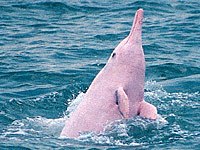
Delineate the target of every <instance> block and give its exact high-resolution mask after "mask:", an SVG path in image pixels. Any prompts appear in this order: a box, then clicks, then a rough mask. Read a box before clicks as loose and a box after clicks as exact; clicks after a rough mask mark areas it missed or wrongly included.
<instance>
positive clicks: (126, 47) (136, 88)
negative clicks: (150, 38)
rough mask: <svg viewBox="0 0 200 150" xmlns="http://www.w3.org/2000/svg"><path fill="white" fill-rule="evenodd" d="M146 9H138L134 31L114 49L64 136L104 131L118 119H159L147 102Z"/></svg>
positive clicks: (69, 121) (153, 107)
mask: <svg viewBox="0 0 200 150" xmlns="http://www.w3.org/2000/svg"><path fill="white" fill-rule="evenodd" d="M142 20H143V9H139V10H137V12H136V14H135V18H134V21H133V25H132V28H131V31H130V33H129V35H128V37H126V38H125V39H124V40H122V41H121V42H120V44H119V45H118V46H117V47H116V48H115V49H114V51H113V53H112V54H111V57H110V58H109V60H108V62H107V64H106V65H105V67H104V68H103V69H102V70H101V71H100V72H99V73H98V75H97V76H96V77H95V79H94V80H93V82H92V83H91V85H90V87H89V89H88V90H87V92H86V94H85V97H84V99H83V100H82V101H81V103H80V104H79V105H78V107H77V109H76V110H75V111H74V112H73V113H71V114H70V117H69V118H68V119H67V120H66V123H65V127H64V128H63V130H62V132H61V136H67V137H70V138H74V137H78V136H79V135H80V133H81V132H87V131H93V132H96V133H99V132H101V131H103V129H104V127H105V126H106V124H108V123H110V122H113V121H115V120H119V119H123V118H130V117H134V116H136V115H139V116H141V117H144V118H150V119H156V118H157V109H156V107H155V106H153V105H152V104H149V103H147V102H145V101H144V78H145V59H144V52H143V49H142Z"/></svg>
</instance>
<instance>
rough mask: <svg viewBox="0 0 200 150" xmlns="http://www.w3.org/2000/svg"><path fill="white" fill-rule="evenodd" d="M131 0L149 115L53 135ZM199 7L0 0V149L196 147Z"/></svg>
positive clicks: (117, 37) (120, 31) (118, 33)
mask: <svg viewBox="0 0 200 150" xmlns="http://www.w3.org/2000/svg"><path fill="white" fill-rule="evenodd" d="M140 7H142V8H143V9H144V11H145V19H144V26H143V48H144V51H145V58H146V65H147V68H146V86H145V99H146V101H148V102H151V103H152V104H154V105H155V106H157V108H158V113H159V115H160V117H159V119H158V120H156V121H150V120H147V119H142V118H139V117H135V118H132V119H130V120H119V121H116V122H115V123H113V124H111V125H109V126H108V127H107V128H106V129H105V130H106V132H104V133H103V134H101V135H96V134H94V133H88V134H85V135H82V136H81V137H79V139H62V138H60V137H59V134H60V132H61V130H62V127H63V126H64V121H65V118H66V115H67V114H68V113H69V112H70V111H73V109H74V107H76V105H77V103H78V102H77V101H80V100H81V97H82V96H83V95H84V94H83V93H84V92H85V91H86V90H87V88H88V86H89V85H90V83H91V81H92V80H93V78H94V77H95V75H96V74H97V73H98V72H99V70H100V69H101V68H102V67H103V66H104V65H105V63H106V62H107V59H108V57H109V55H110V54H111V52H112V50H113V48H115V46H116V45H117V44H118V43H119V42H120V41H121V40H122V39H123V38H124V37H125V36H126V35H128V33H129V30H130V28H131V24H132V19H133V16H134V13H135V11H136V10H137V9H138V8H140ZM199 8H200V2H198V1H196V0H190V1H183V0H169V1H160V2H156V1H153V0H150V1H148V2H147V1H135V0H133V1H128V0H126V1H123V2H120V1H119V2H117V1H112V0H104V1H98V0H93V1H90V0H83V1H79V0H73V1H70V2H69V1H64V0H51V1H50V0H38V1H33V0H23V1H22V0H18V1H17V2H16V1H14V0H10V1H7V0H1V2H0V20H1V21H0V149H20V150H21V149H84V148H85V149H133V148H135V149H198V148H199V147H200V124H199V122H200V117H199V116H200V111H199V108H200V102H199V99H200V92H199V91H200V66H199V64H200V51H199V43H200V28H199V26H200V15H199V14H200V10H199ZM77 96H78V98H76V97H77ZM74 99H75V101H73V100H74ZM69 104H72V105H70V106H69ZM67 108H69V109H68V111H66V109H67ZM94 121H95V120H94Z"/></svg>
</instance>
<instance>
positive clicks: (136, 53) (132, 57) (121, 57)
mask: <svg viewBox="0 0 200 150" xmlns="http://www.w3.org/2000/svg"><path fill="white" fill-rule="evenodd" d="M142 20H143V9H139V10H137V12H136V14H135V18H134V21H133V25H132V28H131V31H130V33H129V35H128V36H127V37H126V38H125V39H124V40H122V41H121V42H120V43H119V45H118V46H117V47H116V48H115V49H114V51H113V53H112V54H111V56H110V58H109V61H108V65H109V64H112V65H113V64H116V65H117V66H118V67H119V68H118V69H120V68H123V69H126V70H133V69H134V70H135V69H138V70H142V71H143V72H144V70H145V60H144V52H143V49H142ZM116 65H115V66H116ZM120 70H121V69H120Z"/></svg>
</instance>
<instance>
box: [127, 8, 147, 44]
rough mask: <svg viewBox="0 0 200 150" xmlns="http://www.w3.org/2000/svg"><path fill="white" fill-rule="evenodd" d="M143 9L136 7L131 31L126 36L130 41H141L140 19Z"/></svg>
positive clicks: (141, 18)
mask: <svg viewBox="0 0 200 150" xmlns="http://www.w3.org/2000/svg"><path fill="white" fill-rule="evenodd" d="M143 14H144V11H143V9H142V8H140V9H138V10H137V11H136V13H135V17H134V21H133V24H132V28H131V31H130V33H129V36H128V41H130V42H132V43H135V42H136V43H139V42H142V20H143Z"/></svg>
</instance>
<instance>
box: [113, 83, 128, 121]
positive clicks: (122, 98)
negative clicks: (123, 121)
mask: <svg viewBox="0 0 200 150" xmlns="http://www.w3.org/2000/svg"><path fill="white" fill-rule="evenodd" d="M116 104H117V105H118V109H119V112H120V113H121V115H122V116H123V117H124V118H129V116H130V111H129V100H128V96H127V95H126V93H125V91H124V89H123V87H119V88H118V89H117V91H116Z"/></svg>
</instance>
